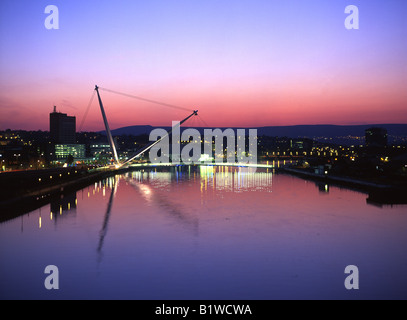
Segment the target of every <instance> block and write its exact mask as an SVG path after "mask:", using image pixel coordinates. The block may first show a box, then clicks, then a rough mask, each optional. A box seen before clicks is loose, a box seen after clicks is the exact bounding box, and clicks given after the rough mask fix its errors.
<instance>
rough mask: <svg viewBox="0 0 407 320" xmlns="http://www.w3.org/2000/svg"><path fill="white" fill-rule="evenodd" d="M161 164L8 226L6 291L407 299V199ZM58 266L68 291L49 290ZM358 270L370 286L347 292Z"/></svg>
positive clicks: (4, 229) (77, 295)
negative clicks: (382, 202)
mask: <svg viewBox="0 0 407 320" xmlns="http://www.w3.org/2000/svg"><path fill="white" fill-rule="evenodd" d="M240 170H242V169H240ZM159 171H160V170H159ZM161 171H162V172H156V171H152V170H151V169H148V170H144V171H142V170H140V171H135V172H132V173H129V174H127V175H122V176H116V177H115V178H110V179H108V180H106V181H101V182H99V183H97V184H95V185H92V186H90V187H88V188H85V189H83V190H80V191H78V192H77V193H76V194H73V195H72V196H70V197H65V198H64V199H61V200H60V201H58V202H54V203H52V204H50V205H47V206H45V207H43V208H41V209H38V210H35V211H33V212H30V213H28V214H26V215H24V216H21V217H19V218H16V219H14V220H10V221H8V222H5V223H2V224H0V298H1V299H71V298H73V299H149V300H150V299H151V300H155V299H171V300H173V299H193V300H194V299H210V300H213V299H231V300H235V299H239V300H240V299H260V300H268V299H406V298H407V248H406V246H407V245H406V244H407V210H406V207H405V206H404V207H403V206H398V207H378V206H373V205H370V204H367V202H366V199H367V197H368V196H367V195H366V194H363V193H358V192H355V191H350V190H346V189H339V188H337V187H333V186H328V185H317V184H315V183H314V182H309V181H305V180H302V179H299V178H296V177H292V176H287V175H281V174H277V175H276V174H273V173H272V172H267V171H264V170H263V171H260V170H258V171H257V172H256V173H247V172H245V171H239V169H238V168H237V169H236V168H233V169H232V168H219V167H218V168H212V167H196V168H194V167H184V168H183V169H178V170H177V169H174V168H173V169H163V170H161ZM48 265H55V266H57V267H58V270H59V290H47V289H46V288H45V285H44V281H45V280H46V278H47V276H48V274H45V273H44V270H45V268H46V266H48ZM348 265H355V266H357V267H358V269H359V288H360V289H359V290H353V291H349V290H347V289H346V288H345V285H344V282H345V278H346V277H347V276H348V275H347V274H345V273H344V272H345V267H346V266H348ZM53 275H55V274H53Z"/></svg>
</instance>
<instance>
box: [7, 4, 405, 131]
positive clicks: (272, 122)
mask: <svg viewBox="0 0 407 320" xmlns="http://www.w3.org/2000/svg"><path fill="white" fill-rule="evenodd" d="M49 4H50V3H48V1H42V0H41V1H12V0H3V1H1V3H0V70H1V81H0V130H5V129H13V130H17V129H22V130H49V113H50V112H52V110H53V106H54V105H56V106H57V110H58V111H60V112H63V113H67V114H68V115H70V116H76V118H77V129H78V130H79V129H82V131H99V130H103V129H104V127H103V121H102V118H101V114H100V110H99V107H98V103H97V99H96V98H95V99H94V100H93V103H92V105H91V108H90V111H89V113H88V115H87V117H86V119H85V120H86V121H85V122H84V126H83V128H79V125H80V123H81V122H82V120H83V117H84V115H85V111H86V108H87V105H88V103H89V101H90V99H91V97H92V94H93V91H94V87H95V85H99V86H100V87H102V88H107V89H111V90H116V91H120V92H124V93H127V94H131V95H137V96H141V97H145V98H147V99H152V100H157V101H162V102H165V103H168V104H172V105H176V106H181V107H184V108H187V109H190V110H194V109H198V110H199V112H200V113H199V114H200V117H199V118H198V119H194V120H193V121H194V122H193V123H190V125H191V126H192V125H195V126H211V127H261V126H284V125H304V124H336V125H353V124H379V123H407V90H406V83H407V42H406V39H407V2H406V1H397V0H391V1H386V2H384V1H378V0H374V1H372V0H371V1H368V0H359V1H353V2H350V1H349V0H347V1H344V0H337V1H322V0H310V1H303V0H289V1H283V0H278V1H277V0H254V1H253V0H252V1H248V0H238V1H215V0H207V1H201V0H199V1H187V0H171V1H162V0H152V1H127V0H120V1H106V2H102V3H101V2H97V1H94V0H91V1H86V3H85V2H79V1H69V2H68V1H61V0H56V1H54V2H53V4H54V5H56V6H57V7H58V9H59V29H58V30H48V29H46V28H45V27H44V20H45V19H46V17H47V14H45V13H44V8H45V7H46V6H47V5H49ZM349 4H354V5H356V6H358V8H359V19H360V29H359V30H347V29H346V28H345V26H344V21H345V19H346V17H347V14H345V13H344V9H345V7H346V6H347V5H349ZM100 93H101V97H102V99H103V103H104V106H105V109H106V113H107V117H108V119H109V123H110V127H111V128H112V129H116V128H120V127H126V126H132V125H153V126H171V123H172V121H175V120H182V119H183V118H185V117H186V116H188V113H187V112H185V111H182V110H177V109H172V108H166V107H163V106H160V105H155V104H151V103H148V102H143V101H139V100H135V99H130V98H127V97H123V96H118V95H115V94H112V93H110V92H107V91H101V92H100Z"/></svg>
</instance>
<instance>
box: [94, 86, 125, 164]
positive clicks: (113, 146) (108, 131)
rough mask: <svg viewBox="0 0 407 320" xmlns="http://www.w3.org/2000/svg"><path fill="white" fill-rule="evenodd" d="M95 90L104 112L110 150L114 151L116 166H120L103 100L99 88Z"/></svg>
mask: <svg viewBox="0 0 407 320" xmlns="http://www.w3.org/2000/svg"><path fill="white" fill-rule="evenodd" d="M95 90H96V93H97V95H98V99H99V106H100V111H101V112H102V117H103V122H104V124H105V129H106V134H107V139H108V140H109V144H110V149H111V150H112V153H113V157H114V160H115V162H116V165H120V161H119V157H118V155H117V150H116V146H115V143H114V140H113V137H112V133H111V131H110V128H109V123H108V122H107V117H106V113H105V109H104V108H103V103H102V99H101V98H100V94H99V87H98V86H95Z"/></svg>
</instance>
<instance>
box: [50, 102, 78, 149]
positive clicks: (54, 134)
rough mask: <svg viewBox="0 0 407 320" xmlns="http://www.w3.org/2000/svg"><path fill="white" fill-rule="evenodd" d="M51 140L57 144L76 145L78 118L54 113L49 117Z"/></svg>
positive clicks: (55, 111)
mask: <svg viewBox="0 0 407 320" xmlns="http://www.w3.org/2000/svg"><path fill="white" fill-rule="evenodd" d="M49 125H50V135H51V140H52V142H53V143H55V144H75V143H76V118H75V117H69V116H68V115H67V114H65V113H60V112H57V110H56V107H55V106H54V112H52V113H50V115H49Z"/></svg>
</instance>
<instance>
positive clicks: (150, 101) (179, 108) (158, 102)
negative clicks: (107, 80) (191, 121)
mask: <svg viewBox="0 0 407 320" xmlns="http://www.w3.org/2000/svg"><path fill="white" fill-rule="evenodd" d="M99 89H100V90H103V91H107V92H110V93H114V94H118V95H121V96H124V97H127V98H133V99H137V100H141V101H144V102H149V103H153V104H158V105H161V106H164V107H169V108H173V109H178V110H183V111H191V109H187V108H183V107H180V106H176V105H173V104H169V103H165V102H160V101H155V100H151V99H146V98H143V97H139V96H135V95H131V94H127V93H123V92H119V91H114V90H110V89H106V88H101V87H100V88H99Z"/></svg>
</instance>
